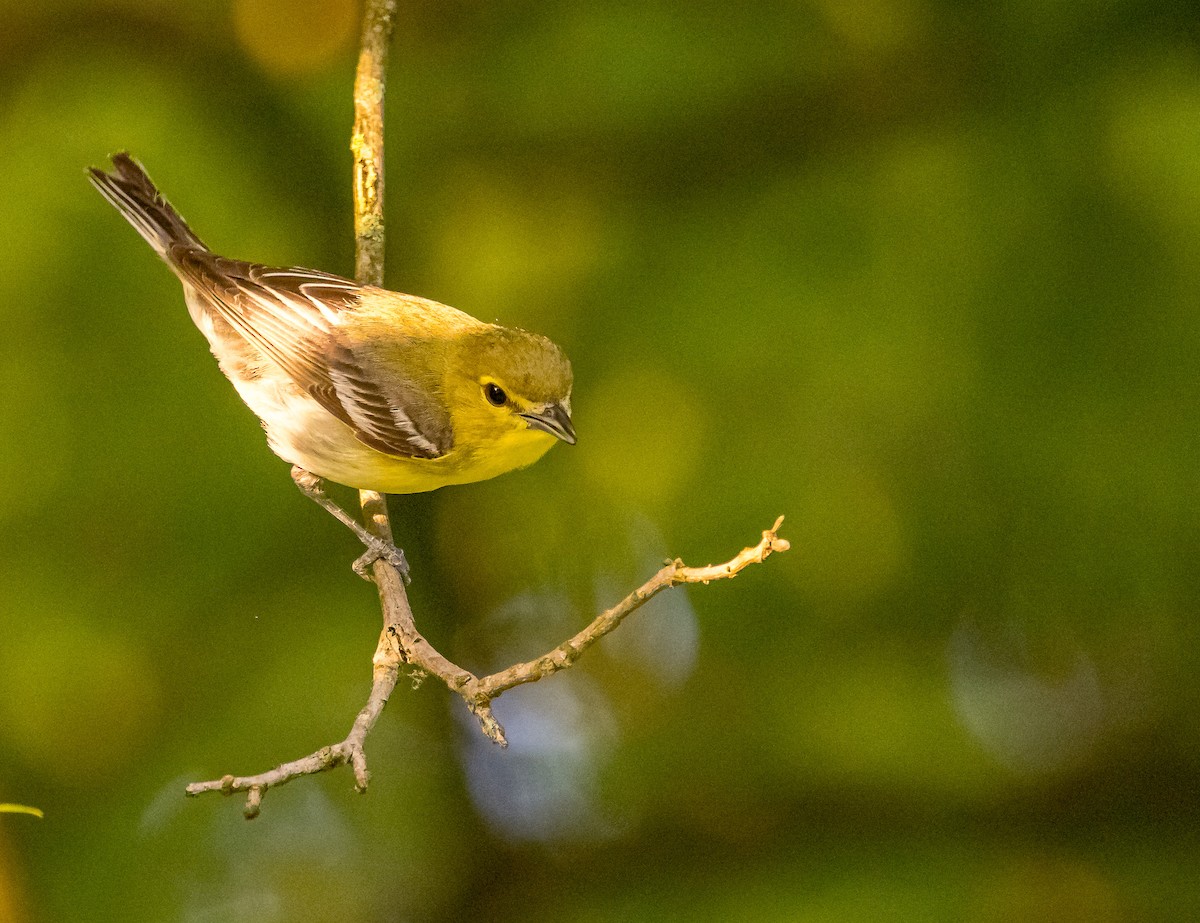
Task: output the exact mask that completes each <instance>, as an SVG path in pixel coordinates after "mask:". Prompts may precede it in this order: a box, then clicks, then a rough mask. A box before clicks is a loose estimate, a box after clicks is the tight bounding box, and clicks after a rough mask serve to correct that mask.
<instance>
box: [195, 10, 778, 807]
mask: <svg viewBox="0 0 1200 923" xmlns="http://www.w3.org/2000/svg"><path fill="white" fill-rule="evenodd" d="M395 12H396V3H395V0H367V2H366V6H365V10H364V14H363V29H362V51H361V53H360V55H359V59H358V70H357V72H356V75H355V81H354V134H353V137H352V139H351V142H350V146H351V149H352V150H353V152H354V230H355V237H356V242H357V259H356V263H355V265H356V274H357V277H358V280H359V281H360V282H364V283H367V284H371V285H382V284H383V257H384V224H383V97H384V90H385V87H386V82H387V77H386V70H387V54H388V45H389V43H390V40H391V34H392V24H393V20H394V18H395ZM359 502H360V504H361V506H362V510H363V517H364V521H365V522H366V525H367V528H368V529H369V530H370V531H371V532H373V533H374V534H375V535H378V536H379V537H380V538H382V539H384V540H385V541H388V542H391V541H392V529H391V524H390V523H389V521H388V513H387V501H386V499H385V498H384V497H383V496H382V495H381V494H378V493H376V492H374V491H369V490H364V491H360V492H359ZM782 523H783V517H782V516H780V517H779V518H778V519H777V520H776V521H775V525H773V526H772V527H771V528H770V529H767V530H766V531H765V532H763V534H762V539H761V540H760V541H759V542H758V544H757V545H752V546H750V547H748V548H744V549H742V551H740V552H739V553H738V554H736V555H734V556H733V557H732V558H731V559H730V560H728V561H726V562H725V563H724V564H714V565H709V566H708V567H687V566H686V565H685V564H684V563H683V562H682V561H680V560H679V559H676V560H675V561H673V562H672V563H670V564H668V565H667V566H666V567H664V568H663V569H662V570H660V571H659V572H658V573H657V574H655V575H654V576H653V577H651V578H650V579H649V580H647V581H646V582H645V583H644V584H642V585H641V586H640V587H638V588H637V589H636V590H634V591H633V592H632V593H630V594H629V595H628V596H626V597H625V598H624V599H623V600H621V601H620V602H619V603H617V604H616V605H615V606H613V607H612V608H611V609H608V610H606V611H604V612H602V613H600V614H599V615H598V616H596V618H595V619H593V620H592V623H591V624H590V625H588V626H587V627H586V628H585V629H583V630H582V631H580V632H579V633H578V634H576V635H575V636H574V637H573V638H570V639H569V640H567V641H564V642H563V643H562V644H560V645H558V647H556V648H554V649H553V650H551V651H548V652H547V653H545V654H543V655H542V656H541V657H538V658H536V659H535V660H530V661H528V662H527V663H518V664H514V665H513V666H511V667H509V668H507V669H505V670H501V671H500V672H499V673H493V674H491V675H490V676H485V677H483V678H480V677H478V676H476V675H475V674H473V673H471V672H470V671H469V670H464V669H463V668H462V667H460V666H458V665H457V664H455V663H452V662H451V661H450V660H448V659H446V658H445V657H444V656H442V654H440V653H439V652H438V651H437V650H436V649H435V648H434V647H433V645H431V644H430V643H429V642H428V641H426V640H425V638H424V637H422V636H421V633H420V632H419V631H417V627H416V623H415V622H414V621H413V613H412V606H411V605H410V604H409V601H408V593H407V591H406V590H405V588H404V581H403V579H402V578H401V576H400V573H399V572H398V571H397V570H396V569H395V568H394V567H393V566H392V565H391V564H389V563H388V562H387V561H385V560H382V559H379V560H376V561H375V562H374V563H373V564H372V575H373V577H374V580H375V584H376V586H377V587H378V589H379V602H380V607H381V609H382V612H383V630H382V631H381V632H380V635H379V644H378V645H377V646H376V649H375V656H374V658H373V659H372V681H371V694H370V696H369V697H368V699H367V704H366V705H364V706H363V708H362V710H361V711H359V713H358V716H357V717H356V718H355V720H354V724H353V726H352V727H351V728H350V733H349V734H347V735H346V738H345V739H344V740H342V741H341V742H339V743H336V744H332V745H331V746H327V747H322V748H321V749H320V750H317V751H316V752H315V753H310V754H309V755H308V756H305V757H302V758H300V759H298V760H293V761H291V762H290V763H284V764H282V765H281V766H276V767H275V768H274V769H272V770H270V771H268V772H263V773H259V774H258V775H254V776H233V775H226V776H223V777H221V778H220V779H214V780H212V781H209V782H195V783H193V784H191V785H189V786H188V787H187V789H186V791H187V794H188V795H200V794H203V793H205V792H221V793H222V794H224V795H232V794H234V793H245V795H246V806H245V808H244V812H243V813H244V814H245V815H246V817H247V818H254V817H257V816H258V814H259V812H260V810H261V808H262V800H263V797H264V796H265V795H266V793H267V790H268V789H271V788H276V787H278V786H280V785H284V784H286V783H287V782H290V781H291V780H292V779H295V778H298V777H299V776H305V775H312V774H314V773H318V772H326V771H327V770H330V769H333V768H335V767H337V766H342V765H345V764H347V763H349V764H350V765H351V766H352V767H353V768H354V787H355V790H356V791H358V792H365V791H366V790H367V784H368V782H369V781H370V773H369V772H368V771H367V758H366V753H365V750H364V746H365V743H366V739H367V735H368V734H370V733H371V730H372V729H373V728H374V727H375V722H376V721H378V720H379V716H380V714H382V712H383V708H384V706H385V705H386V704H387V701H388V698H389V697H390V696H391V694H392V692H393V691H394V690H395V688H396V683H397V681H398V680H399V677H400V670H401V668H402V667H403V666H404V665H405V664H407V665H410V666H411V667H413V668H415V669H416V670H418V671H422V672H424V673H428V674H432V675H433V676H436V677H437V678H438V679H439V680H441V681H442V682H443V683H444V684H445V685H446V687H447V688H448V689H450V690H452V691H453V692H456V693H458V695H459V696H461V697H462V699H463V701H464V702H466V704H467V707H468V708H469V709H470V710H471V711H472V713H473V714H474V715H475V717H476V718H477V719H478V720H479V724H480V728H481V730H482V731H483V733H484V734H485V735H487V737H488V738H489V739H491V740H492V741H494V742H495V743H497V744H499V745H500V746H507V740H506V739H505V737H504V728H503V727H501V726H500V722H498V721H497V720H496V717H495V715H493V714H492V707H491V703H492V701H493V700H494V699H496V698H497V697H498V696H500V695H501V694H502V693H504V692H506V691H507V690H509V689H512V688H513V687H515V686H520V685H522V684H524V683H532V682H537V681H538V680H540V679H543V678H544V677H547V676H550V675H551V674H553V673H557V672H558V671H559V670H565V669H566V668H567V667H569V666H571V665H572V664H574V663H575V662H576V661H577V660H578V659H579V657H580V656H581V655H582V654H583V653H584V651H586V650H587V649H588V648H590V647H591V646H592V645H594V644H595V643H596V642H597V641H599V640H600V639H601V638H602V637H604V636H605V635H606V634H608V633H609V632H610V631H612V630H613V629H614V628H616V627H617V626H618V625H619V624H620V623H621V621H622V620H623V619H624V618H625V617H626V616H628V615H629V614H630V613H631V612H634V611H635V610H637V609H639V608H640V607H641V606H643V605H645V604H646V603H647V602H648V601H649V600H651V599H653V598H654V597H655V596H657V595H658V594H659V593H661V592H662V591H663V590H666V589H669V588H671V587H673V586H678V585H680V584H682V583H709V582H710V581H713V580H725V579H729V578H732V577H736V576H737V575H738V573H740V572H741V571H742V570H743V569H744V568H746V567H748V566H750V565H751V564H758V563H761V562H762V561H765V560H766V558H767V557H768V556H769V555H771V554H773V553H775V552H779V551H787V550H788V548H789V545H788V542H787V540H786V539H782V538H780V537H779V535H778V532H779V527H780V525H781V524H782Z"/></svg>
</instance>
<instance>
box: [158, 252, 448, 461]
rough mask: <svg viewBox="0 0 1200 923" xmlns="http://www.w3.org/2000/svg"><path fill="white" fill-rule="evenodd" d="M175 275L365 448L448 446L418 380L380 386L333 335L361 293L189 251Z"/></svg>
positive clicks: (337, 280)
mask: <svg viewBox="0 0 1200 923" xmlns="http://www.w3.org/2000/svg"><path fill="white" fill-rule="evenodd" d="M171 256H172V262H173V263H174V264H175V265H176V266H177V268H178V271H179V272H180V274H181V275H182V276H184V278H186V279H187V281H188V282H189V283H190V284H191V285H192V287H193V288H195V289H196V290H197V291H198V292H199V293H200V294H201V295H203V296H204V298H205V299H206V300H207V302H208V303H209V304H210V305H211V307H212V309H213V311H214V313H215V314H216V315H217V316H218V317H220V318H221V319H222V320H224V321H225V322H226V323H227V324H229V326H230V327H232V328H233V329H234V330H235V331H236V332H237V333H238V334H240V335H241V336H242V337H243V338H245V340H246V341H247V342H249V343H250V344H252V345H253V346H255V347H256V348H257V349H258V350H260V351H261V352H262V353H263V354H264V355H265V356H267V357H268V358H269V359H270V360H271V361H273V362H274V363H275V364H276V365H278V366H279V367H280V368H281V369H283V370H284V371H285V372H286V373H287V374H288V376H289V377H290V378H291V379H292V380H293V381H294V382H295V383H296V384H297V385H298V386H299V387H301V388H303V389H304V390H305V391H307V392H308V393H309V394H310V395H312V397H313V398H314V399H315V400H316V401H317V402H318V403H320V404H321V406H322V407H324V408H325V409H326V410H328V411H329V412H330V413H332V414H333V415H334V416H336V417H337V418H338V419H339V420H341V421H342V422H343V423H345V424H346V425H348V426H349V427H350V428H351V429H352V430H353V431H354V435H355V436H356V437H357V438H358V440H359V441H360V442H362V443H363V444H364V445H368V446H370V447H371V448H373V449H376V450H378V451H380V452H384V453H386V454H388V455H399V456H404V457H409V458H437V457H438V456H441V455H444V454H445V453H446V452H448V451H449V450H450V448H451V446H452V444H453V431H452V429H451V426H450V419H449V415H448V413H447V411H446V410H445V408H444V407H442V406H441V405H440V404H439V403H438V402H437V400H435V398H434V397H433V396H432V395H430V394H428V393H426V392H425V391H424V390H423V389H422V388H421V387H420V386H419V385H418V384H416V383H415V382H404V381H400V382H395V381H391V380H389V381H387V382H384V381H381V376H380V375H379V374H378V369H377V367H376V364H375V363H374V362H372V361H371V360H370V359H369V358H367V357H365V356H363V355H361V354H359V353H358V352H356V350H355V349H354V347H353V345H351V344H350V343H348V342H347V341H346V338H345V337H344V336H343V335H342V333H341V331H340V326H341V321H342V317H343V315H344V313H345V312H347V311H348V310H350V309H352V308H353V307H354V306H355V305H356V304H357V303H358V298H359V294H360V292H361V290H362V287H361V286H360V285H358V284H357V283H355V282H351V281H350V280H349V279H343V278H341V277H340V276H334V275H329V274H328V273H323V272H317V271H316V270H311V269H298V268H286V269H284V268H271V267H268V266H259V265H257V264H254V263H244V262H241V261H238V260H230V259H226V258H225V257H219V256H215V255H214V254H212V253H210V252H206V251H200V250H195V249H188V250H187V251H186V252H176V253H172V254H171Z"/></svg>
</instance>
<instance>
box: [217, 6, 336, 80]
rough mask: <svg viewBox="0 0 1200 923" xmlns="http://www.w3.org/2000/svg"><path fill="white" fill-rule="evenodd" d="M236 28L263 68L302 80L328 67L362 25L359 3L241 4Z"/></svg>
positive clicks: (237, 8) (235, 12)
mask: <svg viewBox="0 0 1200 923" xmlns="http://www.w3.org/2000/svg"><path fill="white" fill-rule="evenodd" d="M233 25H234V30H235V32H236V33H237V37H238V41H239V42H240V43H241V45H242V47H243V48H244V49H246V51H247V52H248V53H249V54H250V56H251V57H253V58H254V60H256V61H257V62H258V63H259V64H260V65H262V67H263V68H265V69H266V70H268V71H270V72H271V73H272V74H276V75H278V76H282V77H299V76H303V75H305V74H309V73H312V72H314V71H318V70H321V69H322V68H324V67H326V66H327V65H328V64H329V63H330V62H331V61H332V60H333V59H334V58H335V57H336V56H337V55H338V54H339V53H341V52H342V51H343V50H344V49H346V48H347V47H348V46H349V44H350V40H351V39H352V38H353V37H354V35H355V33H356V31H357V29H356V27H357V25H358V4H357V3H355V2H354V0H237V2H236V3H235V4H234V7H233Z"/></svg>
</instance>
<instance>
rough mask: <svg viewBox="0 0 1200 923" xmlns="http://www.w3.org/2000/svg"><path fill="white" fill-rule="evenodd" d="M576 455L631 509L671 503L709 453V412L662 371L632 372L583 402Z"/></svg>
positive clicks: (598, 387)
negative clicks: (581, 422) (707, 448)
mask: <svg viewBox="0 0 1200 923" xmlns="http://www.w3.org/2000/svg"><path fill="white" fill-rule="evenodd" d="M580 403H581V405H582V406H581V407H580V408H579V412H578V414H577V415H576V416H577V419H579V420H582V421H586V422H585V424H584V425H583V426H581V427H580V442H579V447H578V449H577V451H579V452H580V454H581V455H582V457H583V464H584V471H585V474H586V476H587V478H588V480H589V481H590V482H591V483H592V484H593V485H594V486H595V487H596V488H597V489H598V490H599V491H600V492H601V494H603V495H604V496H605V497H606V498H607V499H608V500H610V501H616V502H618V503H621V504H623V505H625V506H628V507H634V508H638V507H643V506H650V505H654V504H666V503H670V502H672V501H673V500H675V499H676V498H678V497H679V496H680V495H681V494H682V493H683V492H684V491H685V490H686V489H687V487H688V483H689V480H690V479H691V478H692V476H693V475H694V473H695V471H696V468H697V467H698V465H699V464H700V461H701V459H702V456H703V454H704V448H705V437H706V430H707V427H706V424H705V420H706V417H707V414H706V413H705V411H704V409H703V408H702V407H701V406H700V404H699V402H698V401H697V399H696V396H695V393H694V391H693V390H691V389H689V388H687V387H685V386H684V384H683V383H682V382H680V381H678V380H676V379H674V378H671V377H669V376H668V375H666V374H664V373H662V372H660V371H658V370H655V369H639V368H637V367H636V366H634V367H631V368H628V369H626V370H624V371H623V372H621V373H619V374H618V375H617V376H616V377H614V378H611V379H609V380H607V381H601V382H598V383H596V384H595V385H594V386H592V387H590V388H589V389H588V391H587V396H586V400H585V401H583V400H581V402H580Z"/></svg>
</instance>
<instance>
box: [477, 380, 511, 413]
mask: <svg viewBox="0 0 1200 923" xmlns="http://www.w3.org/2000/svg"><path fill="white" fill-rule="evenodd" d="M483 395H484V397H486V398H487V399H488V403H489V404H492V405H493V406H496V407H503V406H504V405H505V404H506V403H508V395H507V394H505V393H504V389H503V388H501V387H500V386H499V385H498V384H496V383H495V382H494V381H489V382H488V383H487V384H486V385H484V386H483Z"/></svg>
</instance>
